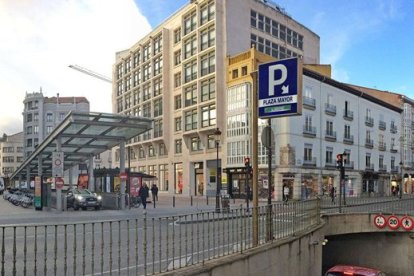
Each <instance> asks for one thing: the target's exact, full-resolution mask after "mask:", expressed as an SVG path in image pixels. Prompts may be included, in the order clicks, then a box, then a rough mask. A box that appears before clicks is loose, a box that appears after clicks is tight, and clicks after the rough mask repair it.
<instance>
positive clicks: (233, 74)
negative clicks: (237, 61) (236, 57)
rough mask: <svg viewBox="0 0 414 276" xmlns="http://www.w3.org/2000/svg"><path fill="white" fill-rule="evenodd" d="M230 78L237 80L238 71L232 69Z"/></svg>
mask: <svg viewBox="0 0 414 276" xmlns="http://www.w3.org/2000/svg"><path fill="white" fill-rule="evenodd" d="M231 77H232V78H233V79H235V78H238V77H239V70H238V69H233V71H232V72H231Z"/></svg>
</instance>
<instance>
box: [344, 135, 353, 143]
mask: <svg viewBox="0 0 414 276" xmlns="http://www.w3.org/2000/svg"><path fill="white" fill-rule="evenodd" d="M353 143H354V135H346V136H344V144H348V145H352V144H353Z"/></svg>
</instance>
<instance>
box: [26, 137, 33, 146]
mask: <svg viewBox="0 0 414 276" xmlns="http://www.w3.org/2000/svg"><path fill="white" fill-rule="evenodd" d="M32 146H33V140H32V139H27V140H26V147H28V148H29V147H32Z"/></svg>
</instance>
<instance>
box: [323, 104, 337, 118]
mask: <svg viewBox="0 0 414 276" xmlns="http://www.w3.org/2000/svg"><path fill="white" fill-rule="evenodd" d="M325 114H328V115H332V116H335V115H336V105H333V104H328V103H326V104H325Z"/></svg>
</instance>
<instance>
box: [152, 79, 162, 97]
mask: <svg viewBox="0 0 414 276" xmlns="http://www.w3.org/2000/svg"><path fill="white" fill-rule="evenodd" d="M153 86H154V97H156V96H158V95H161V94H162V78H157V79H155V80H154V85H153Z"/></svg>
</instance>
